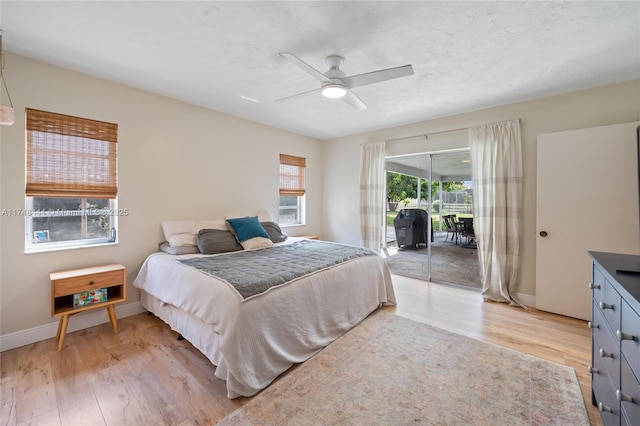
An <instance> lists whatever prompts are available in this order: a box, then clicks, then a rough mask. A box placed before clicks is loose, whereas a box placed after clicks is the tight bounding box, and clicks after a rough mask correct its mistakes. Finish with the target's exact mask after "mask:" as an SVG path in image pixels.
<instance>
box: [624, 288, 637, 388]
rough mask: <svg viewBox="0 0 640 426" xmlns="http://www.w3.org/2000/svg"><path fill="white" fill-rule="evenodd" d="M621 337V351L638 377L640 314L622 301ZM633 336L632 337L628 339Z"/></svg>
mask: <svg viewBox="0 0 640 426" xmlns="http://www.w3.org/2000/svg"><path fill="white" fill-rule="evenodd" d="M620 331H621V333H622V334H621V335H619V338H622V339H621V341H620V346H621V352H622V353H623V354H624V356H625V358H626V359H627V361H628V362H629V366H630V367H631V371H633V374H635V376H636V377H637V378H640V315H638V313H637V312H636V311H634V310H633V308H631V306H630V305H629V304H628V303H627V302H625V301H624V300H623V301H622V320H621V325H620ZM629 337H633V339H629Z"/></svg>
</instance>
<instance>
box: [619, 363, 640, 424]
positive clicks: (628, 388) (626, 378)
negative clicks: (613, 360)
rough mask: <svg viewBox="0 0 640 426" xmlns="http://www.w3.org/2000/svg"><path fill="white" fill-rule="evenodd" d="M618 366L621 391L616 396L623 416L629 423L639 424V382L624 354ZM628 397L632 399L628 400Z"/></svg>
mask: <svg viewBox="0 0 640 426" xmlns="http://www.w3.org/2000/svg"><path fill="white" fill-rule="evenodd" d="M620 366H621V369H620V375H621V376H622V383H621V387H620V392H621V393H618V394H617V396H618V399H619V400H620V402H621V405H622V411H623V412H624V417H626V420H627V421H628V422H629V423H630V424H632V425H640V384H638V379H637V378H636V376H635V375H634V374H633V372H632V371H631V368H630V367H629V363H628V362H627V360H626V359H625V357H624V356H623V357H622V361H621V363H620ZM629 398H631V399H632V401H629Z"/></svg>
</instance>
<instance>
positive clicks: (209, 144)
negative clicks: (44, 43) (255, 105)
mask: <svg viewBox="0 0 640 426" xmlns="http://www.w3.org/2000/svg"><path fill="white" fill-rule="evenodd" d="M5 55H6V68H5V76H6V80H7V83H9V88H10V90H11V96H12V100H13V103H14V106H15V109H16V112H17V114H16V115H17V117H16V122H15V124H14V125H13V126H11V127H7V126H2V127H1V128H0V132H1V133H0V138H1V145H0V149H1V150H0V153H1V158H0V161H1V170H0V176H1V182H0V190H1V192H0V208H2V209H22V208H24V201H25V199H24V182H25V170H24V163H25V152H24V151H25V141H24V138H25V136H24V135H25V133H24V109H25V107H30V108H35V109H43V110H48V111H53V112H59V113H63V114H70V115H77V116H81V117H86V118H91V119H97V120H103V121H109V122H113V123H118V125H119V128H118V139H119V141H118V156H119V167H118V172H119V195H118V203H119V207H120V208H123V209H124V208H126V209H128V210H129V212H130V214H129V216H127V217H122V218H120V223H119V228H120V229H119V239H120V242H119V244H118V245H116V246H111V247H96V248H85V249H76V250H67V251H57V252H50V253H34V254H25V253H24V235H23V234H24V217H22V216H1V217H0V243H1V244H0V250H1V251H0V268H1V272H0V297H1V299H0V304H1V305H0V315H1V318H0V323H1V329H0V335H6V334H7V333H13V332H16V331H20V330H26V329H30V328H34V327H38V326H41V325H45V324H49V323H52V322H55V320H54V319H52V318H51V316H50V304H49V303H50V302H49V300H50V298H49V293H50V287H49V272H51V271H56V270H63V269H70V268H77V267H84V266H90V265H96V264H103V263H110V262H119V263H122V264H124V265H125V266H126V267H127V269H128V280H129V283H131V281H133V279H134V278H135V276H136V273H137V271H138V269H139V267H140V265H141V264H142V262H143V260H144V259H145V257H146V256H147V255H148V254H149V253H151V252H153V251H155V250H156V248H157V244H158V242H159V241H161V238H162V233H161V228H160V223H161V221H162V220H164V219H182V218H184V219H189V218H193V219H199V218H213V219H217V218H224V217H225V215H227V214H252V213H254V212H256V211H257V210H261V209H266V210H268V211H269V212H270V213H271V215H272V216H274V217H277V212H278V170H279V157H278V154H279V153H286V154H292V155H297V156H302V157H306V158H307V190H308V197H307V207H308V209H307V210H308V211H307V223H308V225H307V226H302V227H296V228H289V229H286V230H285V231H286V232H288V233H289V234H291V235H300V234H320V235H322V228H321V224H322V216H321V215H322V197H323V180H322V171H323V151H322V149H323V146H322V142H321V141H318V140H316V139H312V138H308V137H304V136H300V135H296V134H292V133H288V132H285V131H282V130H278V129H275V128H272V127H268V126H264V125H261V124H257V123H255V122H251V121H247V120H244V119H241V118H237V117H232V116H229V115H226V114H222V113H219V112H215V111H211V110H207V109H204V108H200V107H196V106H193V105H190V104H186V103H183V102H179V101H175V100H172V99H169V98H165V97H162V96H158V95H154V94H151V93H148V92H144V91H140V90H137V89H133V88H130V87H126V86H122V85H119V84H115V83H111V82H108V81H105V80H101V79H98V78H94V77H90V76H87V75H83V74H79V73H75V72H71V71H69V70H65V69H62V68H58V67H55V66H51V65H48V64H45V63H42V62H38V61H34V60H31V59H28V58H25V57H22V56H18V55H13V54H10V53H7V52H5ZM138 298H139V293H138V292H137V291H136V290H135V288H134V287H133V286H131V285H129V286H128V297H127V299H128V301H135V300H138ZM72 321H73V320H72Z"/></svg>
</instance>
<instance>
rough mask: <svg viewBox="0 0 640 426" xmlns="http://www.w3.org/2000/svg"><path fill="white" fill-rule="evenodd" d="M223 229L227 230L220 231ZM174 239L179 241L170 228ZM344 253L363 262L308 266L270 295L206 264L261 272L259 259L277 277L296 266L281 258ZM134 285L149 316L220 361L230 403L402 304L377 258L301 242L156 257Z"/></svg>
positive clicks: (338, 246)
mask: <svg viewBox="0 0 640 426" xmlns="http://www.w3.org/2000/svg"><path fill="white" fill-rule="evenodd" d="M201 226H206V224H191V225H190V227H191V231H190V232H193V229H195V228H199V227H201ZM217 226H218V227H219V228H221V229H222V226H221V225H220V224H219V223H218V224H217ZM163 228H164V223H163ZM178 228H180V227H178ZM174 229H175V227H174ZM165 236H166V237H168V238H169V239H171V235H167V231H166V229H165ZM174 240H175V239H174ZM314 245H315V246H314ZM334 246H335V248H336V249H338V250H342V251H345V250H347V251H350V252H354V253H359V254H358V255H357V256H356V255H354V256H352V257H349V258H347V259H345V260H342V261H340V262H333V263H332V260H331V259H329V261H328V263H326V264H325V265H324V266H322V267H321V268H320V270H316V271H312V272H308V271H306V272H305V270H304V268H303V269H302V270H299V271H297V272H296V273H297V274H298V275H295V274H293V272H292V274H293V275H292V276H290V277H289V276H287V277H285V278H282V277H281V278H282V280H281V282H279V283H276V284H274V285H271V286H268V287H267V289H266V290H264V289H263V288H262V289H261V288H258V290H257V292H255V293H254V294H249V293H244V291H245V290H244V289H243V287H242V286H240V287H234V285H232V284H231V282H232V281H233V279H235V278H236V275H238V274H232V276H231V278H229V277H228V276H224V275H216V274H218V273H220V271H219V270H218V269H221V267H218V266H216V268H218V269H216V270H215V271H213V272H212V269H211V268H210V269H207V267H206V266H205V267H203V266H202V265H203V264H205V265H206V262H213V263H212V264H216V265H218V264H223V265H229V264H234V265H235V264H238V265H240V264H245V265H247V264H249V265H254V263H255V264H258V263H257V262H256V261H255V259H254V258H248V257H246V256H252V255H259V256H260V257H262V258H264V259H263V260H261V261H263V262H264V261H267V262H271V260H270V259H274V260H273V262H274V263H273V265H274V267H273V268H271V269H274V270H276V271H278V270H279V271H282V270H284V269H288V268H289V266H288V267H287V268H281V267H278V266H277V261H276V258H277V257H278V256H282V253H284V252H288V253H289V254H288V255H289V256H292V253H295V256H294V257H290V258H289V260H288V261H285V262H286V264H287V265H293V264H297V263H301V262H299V260H300V261H302V260H303V258H304V257H305V256H307V255H305V256H302V255H298V253H303V252H304V253H307V254H308V253H310V250H312V249H314V250H315V248H322V250H325V251H327V250H330V249H332V248H333V247H334ZM178 247H180V246H178ZM362 253H364V254H362ZM308 257H314V256H308ZM278 261H279V262H282V261H283V259H280V260H278ZM302 263H304V262H302ZM262 265H264V263H262ZM264 269H269V268H264V266H261V267H258V269H256V270H255V273H254V275H256V276H258V275H260V276H261V275H264V271H263V270H264ZM294 269H295V268H292V271H293V270H294ZM303 272H304V273H303ZM245 275H246V273H245ZM285 275H286V274H285ZM225 278H226V279H225ZM133 285H134V286H136V287H138V288H140V290H141V304H142V306H143V307H144V308H146V309H147V310H148V311H150V312H152V313H153V314H155V315H156V316H158V317H159V318H161V319H162V320H163V321H164V322H166V323H167V324H169V326H170V327H171V328H172V329H173V330H175V331H176V332H178V333H180V334H181V335H182V336H183V337H184V338H186V339H187V340H188V341H189V342H191V344H193V345H194V346H195V347H196V348H197V349H198V350H200V351H201V352H202V353H203V354H204V355H205V356H206V357H207V358H208V359H209V360H210V361H211V363H212V364H213V365H214V366H215V375H216V377H218V378H220V379H223V380H225V381H226V386H227V396H228V397H229V398H236V397H240V396H252V395H254V394H256V393H257V392H259V391H260V390H261V389H263V388H265V387H266V386H268V385H269V384H270V383H271V382H272V381H273V380H274V379H275V378H276V377H277V376H278V375H280V374H281V373H283V372H284V371H286V370H287V369H289V368H290V367H291V366H292V365H293V364H295V363H300V362H303V361H305V360H307V359H308V358H310V357H311V356H313V355H314V354H316V353H317V352H318V351H320V350H321V349H322V348H323V347H325V346H326V345H328V344H329V343H331V342H332V341H333V340H335V339H336V338H338V337H339V336H341V335H342V334H344V333H345V332H346V331H347V330H349V329H351V328H352V327H354V326H355V325H357V324H358V323H359V322H360V321H362V320H363V319H364V318H366V317H367V316H368V315H369V314H370V313H371V312H373V311H374V310H376V309H377V308H378V307H380V306H382V305H389V304H395V295H394V291H393V286H392V282H391V275H390V273H389V269H388V267H387V266H386V263H385V262H384V260H383V259H382V258H381V257H380V256H379V255H377V254H376V253H375V252H372V253H366V249H362V248H357V247H353V246H346V245H342V244H336V243H329V242H321V241H310V240H305V239H301V238H293V237H289V238H287V239H286V241H282V242H276V243H274V244H272V245H270V246H268V247H262V248H258V249H255V250H236V251H233V252H223V253H215V254H203V253H191V254H169V253H167V252H157V253H153V254H151V255H150V256H149V257H148V258H147V259H146V260H145V262H144V263H143V265H142V267H141V269H140V272H139V273H138V276H137V278H136V279H135V280H134V282H133ZM249 287H252V285H249ZM254 287H255V286H254ZM257 287H260V286H259V285H258V286H257ZM239 289H240V290H239ZM254 291H255V290H254Z"/></svg>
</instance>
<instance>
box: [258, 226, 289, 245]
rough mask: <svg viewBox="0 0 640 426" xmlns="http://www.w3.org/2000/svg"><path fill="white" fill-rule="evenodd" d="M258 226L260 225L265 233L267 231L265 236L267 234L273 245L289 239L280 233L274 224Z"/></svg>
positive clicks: (278, 227)
mask: <svg viewBox="0 0 640 426" xmlns="http://www.w3.org/2000/svg"><path fill="white" fill-rule="evenodd" d="M260 225H262V227H263V228H264V229H265V231H267V234H269V238H270V239H271V241H273V242H274V243H281V242H283V241H285V240H286V239H287V238H288V237H289V236H288V235H287V234H285V233H284V232H282V229H280V226H278V224H277V223H275V222H260Z"/></svg>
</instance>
